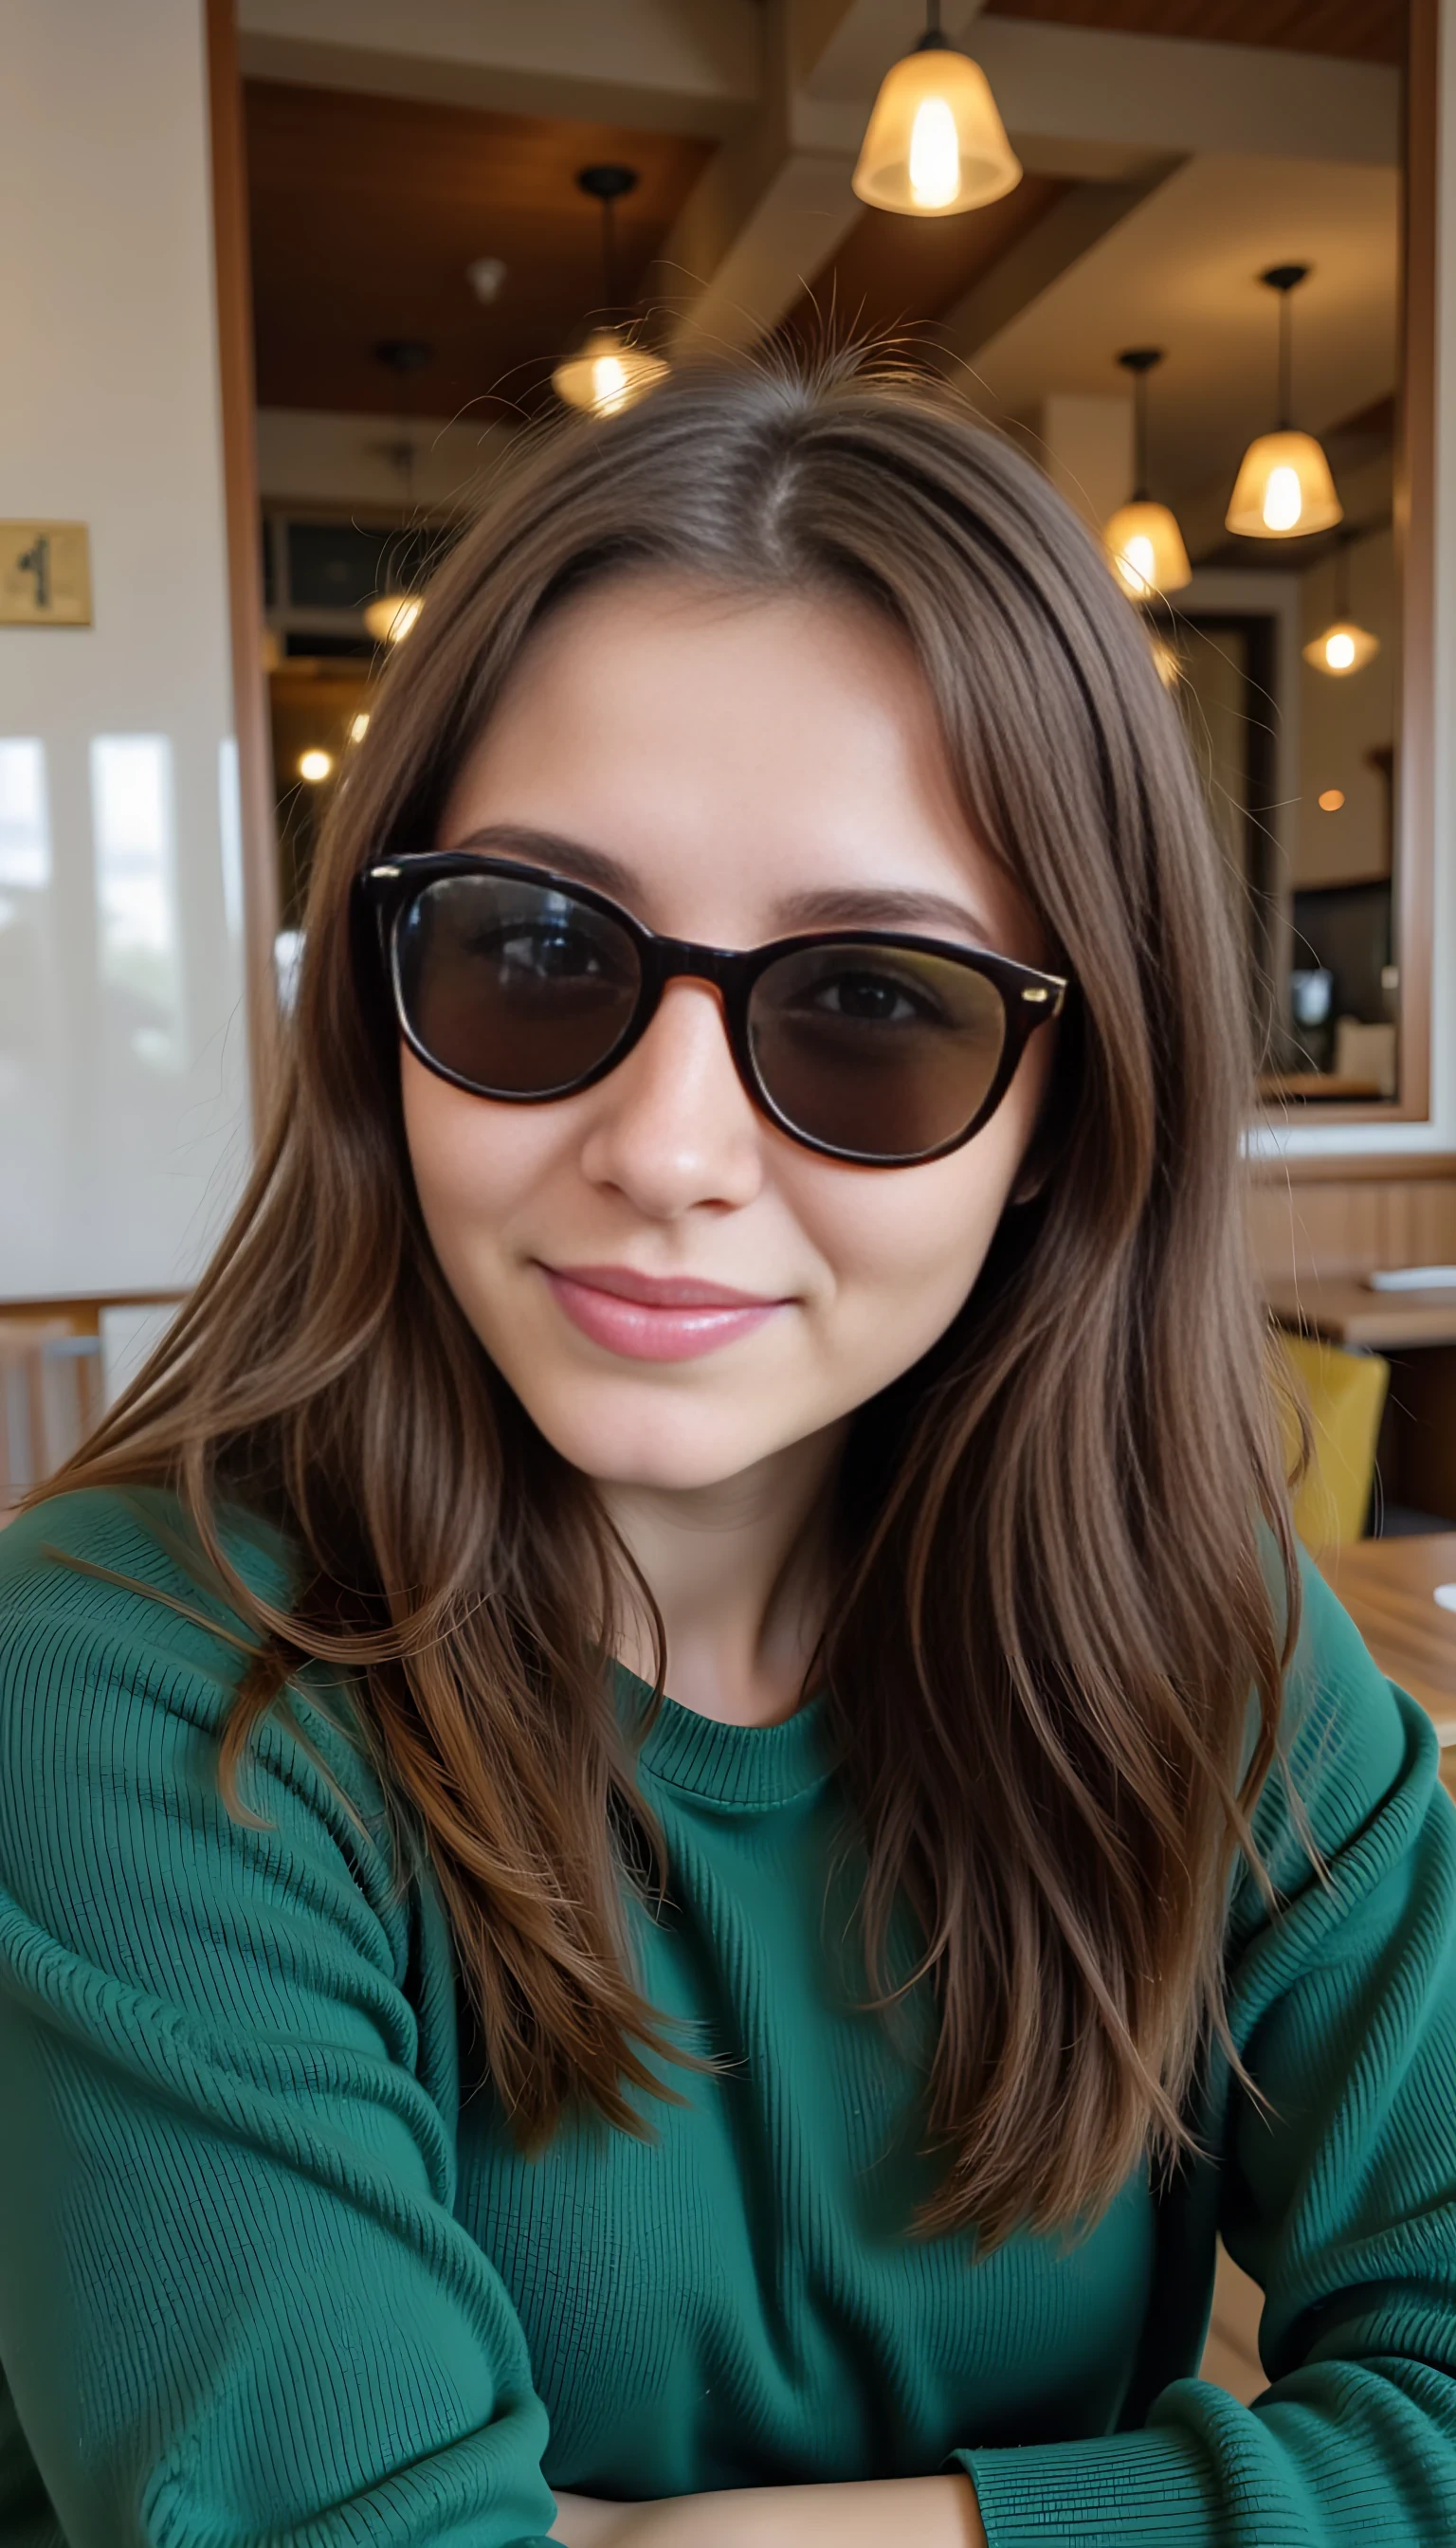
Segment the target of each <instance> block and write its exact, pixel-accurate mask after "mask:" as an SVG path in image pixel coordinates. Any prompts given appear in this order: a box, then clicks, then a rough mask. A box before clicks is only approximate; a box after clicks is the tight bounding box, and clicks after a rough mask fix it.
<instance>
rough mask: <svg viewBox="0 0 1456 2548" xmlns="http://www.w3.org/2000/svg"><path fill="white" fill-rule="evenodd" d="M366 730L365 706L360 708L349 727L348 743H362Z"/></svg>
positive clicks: (367, 711)
mask: <svg viewBox="0 0 1456 2548" xmlns="http://www.w3.org/2000/svg"><path fill="white" fill-rule="evenodd" d="M368 732H369V710H368V709H367V708H361V709H360V710H359V713H358V715H357V716H356V717H355V719H354V722H353V724H352V725H351V726H350V728H349V741H350V743H362V742H363V740H364V737H365V736H366V734H367V733H368Z"/></svg>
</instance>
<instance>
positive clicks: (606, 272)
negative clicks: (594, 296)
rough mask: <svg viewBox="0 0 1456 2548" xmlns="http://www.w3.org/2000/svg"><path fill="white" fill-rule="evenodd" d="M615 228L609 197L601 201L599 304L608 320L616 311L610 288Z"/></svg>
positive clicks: (611, 285)
mask: <svg viewBox="0 0 1456 2548" xmlns="http://www.w3.org/2000/svg"><path fill="white" fill-rule="evenodd" d="M616 244H617V242H616V226H615V214H614V207H613V204H612V199H611V197H610V195H603V197H602V199H601V302H602V311H603V315H604V316H605V317H607V318H610V317H611V316H612V314H613V312H614V311H615V309H616V301H615V298H614V296H613V290H612V287H613V285H614V284H615V282H616V265H617V259H616Z"/></svg>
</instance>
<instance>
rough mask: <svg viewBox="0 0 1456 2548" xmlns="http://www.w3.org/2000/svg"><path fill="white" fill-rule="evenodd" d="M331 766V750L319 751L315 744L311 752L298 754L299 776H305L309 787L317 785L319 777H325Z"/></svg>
mask: <svg viewBox="0 0 1456 2548" xmlns="http://www.w3.org/2000/svg"><path fill="white" fill-rule="evenodd" d="M332 768H333V755H332V753H331V752H319V751H318V748H317V746H316V747H315V749H314V750H313V751H312V752H301V753H300V754H299V776H300V778H307V780H308V781H309V784H310V786H311V787H317V786H318V781H319V779H320V778H326V777H327V776H328V774H329V772H330V770H331V769H332Z"/></svg>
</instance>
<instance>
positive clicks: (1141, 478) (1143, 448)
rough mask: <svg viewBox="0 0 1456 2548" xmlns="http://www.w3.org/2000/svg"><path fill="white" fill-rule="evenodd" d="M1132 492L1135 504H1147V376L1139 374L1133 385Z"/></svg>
mask: <svg viewBox="0 0 1456 2548" xmlns="http://www.w3.org/2000/svg"><path fill="white" fill-rule="evenodd" d="M1133 475H1134V477H1135V479H1136V480H1137V485H1136V487H1135V489H1134V491H1133V501H1134V503H1135V504H1145V503H1146V502H1147V374H1146V372H1139V373H1138V376H1137V378H1136V379H1135V381H1134V383H1133Z"/></svg>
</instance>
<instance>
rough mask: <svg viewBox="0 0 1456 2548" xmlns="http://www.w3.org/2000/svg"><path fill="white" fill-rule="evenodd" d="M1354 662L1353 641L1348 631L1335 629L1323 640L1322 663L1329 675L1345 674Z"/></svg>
mask: <svg viewBox="0 0 1456 2548" xmlns="http://www.w3.org/2000/svg"><path fill="white" fill-rule="evenodd" d="M1354 660H1355V641H1354V638H1353V637H1351V636H1350V634H1349V632H1348V630H1346V629H1344V628H1337V629H1336V630H1335V633H1334V635H1333V636H1332V637H1326V638H1325V640H1324V661H1325V663H1326V664H1327V665H1328V666H1329V669H1330V671H1331V673H1347V672H1348V671H1349V669H1350V667H1351V665H1352V664H1353V663H1354Z"/></svg>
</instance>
